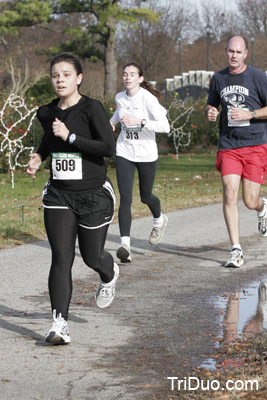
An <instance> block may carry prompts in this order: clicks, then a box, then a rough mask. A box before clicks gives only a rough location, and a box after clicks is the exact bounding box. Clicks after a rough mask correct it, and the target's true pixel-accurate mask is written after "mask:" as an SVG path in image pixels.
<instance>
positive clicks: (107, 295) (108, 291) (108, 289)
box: [95, 263, 119, 308]
mask: <svg viewBox="0 0 267 400" xmlns="http://www.w3.org/2000/svg"><path fill="white" fill-rule="evenodd" d="M118 277H119V267H118V265H117V264H116V263H114V278H113V279H112V281H110V282H109V283H104V282H102V281H100V285H99V288H98V290H97V292H96V294H95V301H96V305H97V307H99V308H106V307H108V306H110V304H111V303H112V302H113V300H114V298H115V286H116V282H117V280H118Z"/></svg>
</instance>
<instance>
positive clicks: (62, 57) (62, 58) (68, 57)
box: [50, 53, 83, 75]
mask: <svg viewBox="0 0 267 400" xmlns="http://www.w3.org/2000/svg"><path fill="white" fill-rule="evenodd" d="M60 62H67V63H70V64H72V65H73V66H74V68H75V71H76V72H77V75H80V74H82V73H83V70H82V65H81V62H80V60H79V59H78V57H76V56H74V55H73V54H68V53H61V54H57V55H56V56H54V57H53V58H52V60H51V61H50V75H51V73H52V68H53V66H54V65H55V64H58V63H60Z"/></svg>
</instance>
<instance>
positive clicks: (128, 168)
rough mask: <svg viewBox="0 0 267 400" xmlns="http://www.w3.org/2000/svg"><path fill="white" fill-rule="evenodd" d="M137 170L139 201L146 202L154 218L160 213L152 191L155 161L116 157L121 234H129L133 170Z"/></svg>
mask: <svg viewBox="0 0 267 400" xmlns="http://www.w3.org/2000/svg"><path fill="white" fill-rule="evenodd" d="M136 169H137V171H138V178H139V190H140V197H141V201H142V203H144V204H147V205H148V207H149V209H150V211H151V212H152V214H153V217H154V218H159V217H160V214H161V208H160V200H159V198H158V197H156V196H155V195H154V194H153V193H152V190H153V184H154V180H155V176H156V169H157V161H154V162H133V161H129V160H127V159H126V158H123V157H118V156H117V157H116V174H117V181H118V187H119V192H120V207H119V227H120V235H121V236H130V230H131V223H132V214H131V204H132V193H133V183H134V175H135V170H136Z"/></svg>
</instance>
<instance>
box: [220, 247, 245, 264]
mask: <svg viewBox="0 0 267 400" xmlns="http://www.w3.org/2000/svg"><path fill="white" fill-rule="evenodd" d="M243 264H244V257H243V252H242V250H240V249H233V250H232V251H231V252H230V258H229V260H227V261H226V263H225V264H224V266H225V267H229V268H239V267H241V266H242V265H243Z"/></svg>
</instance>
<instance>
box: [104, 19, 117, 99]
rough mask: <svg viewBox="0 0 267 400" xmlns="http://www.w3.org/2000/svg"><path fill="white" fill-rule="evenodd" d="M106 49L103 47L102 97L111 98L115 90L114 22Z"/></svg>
mask: <svg viewBox="0 0 267 400" xmlns="http://www.w3.org/2000/svg"><path fill="white" fill-rule="evenodd" d="M109 29H110V32H109V35H108V39H107V43H106V47H105V60H104V66H105V82H104V96H105V97H106V96H107V97H113V96H114V95H115V93H116V90H117V59H116V51H115V44H116V42H115V39H116V37H115V21H114V27H112V26H111V27H110V28H109Z"/></svg>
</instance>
